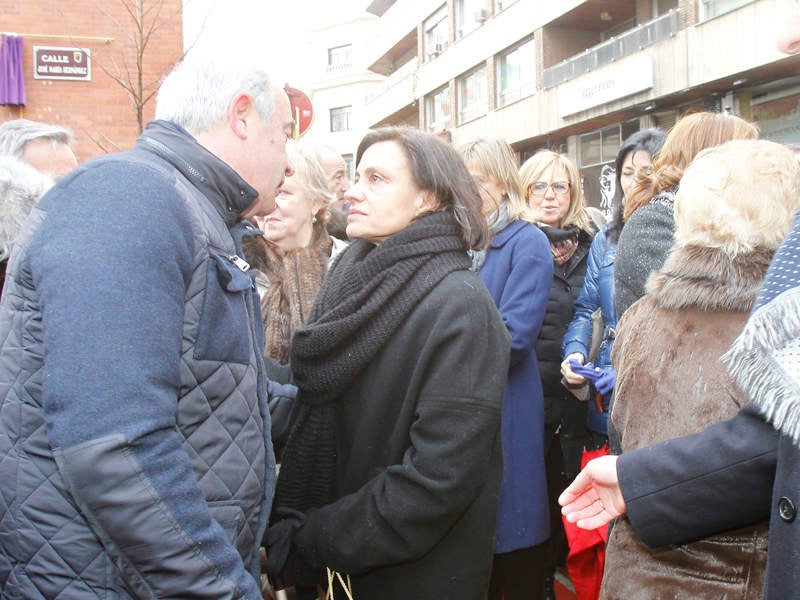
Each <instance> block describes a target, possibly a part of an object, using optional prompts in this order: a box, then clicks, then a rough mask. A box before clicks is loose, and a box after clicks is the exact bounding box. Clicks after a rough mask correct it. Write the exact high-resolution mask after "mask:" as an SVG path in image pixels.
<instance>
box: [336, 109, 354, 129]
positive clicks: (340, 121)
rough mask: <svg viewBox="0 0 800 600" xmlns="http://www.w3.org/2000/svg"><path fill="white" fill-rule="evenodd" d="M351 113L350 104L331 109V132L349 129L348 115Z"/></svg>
mask: <svg viewBox="0 0 800 600" xmlns="http://www.w3.org/2000/svg"><path fill="white" fill-rule="evenodd" d="M352 114H353V107H352V106H340V107H339V108H332V109H331V133H335V132H337V131H350V116H351V115H352Z"/></svg>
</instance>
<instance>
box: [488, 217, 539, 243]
mask: <svg viewBox="0 0 800 600" xmlns="http://www.w3.org/2000/svg"><path fill="white" fill-rule="evenodd" d="M529 224H530V223H528V222H527V221H522V220H517V221H511V223H509V224H508V225H506V226H505V227H503V229H501V230H500V231H498V232H497V233H496V234H494V237H493V238H492V243H491V246H490V247H492V248H501V247H503V246H505V244H506V242H508V240H510V239H511V238H512V237H514V236H515V235H516V234H517V232H518V231H519V230H520V229H522V228H523V227H525V226H526V225H529Z"/></svg>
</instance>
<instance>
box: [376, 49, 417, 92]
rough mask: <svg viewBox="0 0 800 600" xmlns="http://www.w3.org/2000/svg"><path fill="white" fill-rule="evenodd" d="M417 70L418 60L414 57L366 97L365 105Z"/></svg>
mask: <svg viewBox="0 0 800 600" xmlns="http://www.w3.org/2000/svg"><path fill="white" fill-rule="evenodd" d="M418 68H419V59H418V58H417V57H416V56H415V57H414V58H412V59H411V60H410V61H408V62H407V63H406V64H404V65H403V66H402V67H400V68H399V69H397V70H396V71H394V72H393V73H392V74H391V75H389V76H388V77H386V79H384V80H383V83H382V84H381V86H380V87H379V88H378V89H377V90H376V91H375V92H374V93H372V94H370V95H369V96H368V97H367V103H369V102H371V101H372V100H373V99H375V98H377V97H378V96H381V95H383V94H384V93H385V92H387V91H388V90H390V89H391V88H393V87H394V86H396V85H397V84H398V83H400V82H402V81H405V80H406V79H408V78H409V77H412V76H413V75H414V74H415V73H416V72H417V69H418Z"/></svg>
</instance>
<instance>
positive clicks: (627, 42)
mask: <svg viewBox="0 0 800 600" xmlns="http://www.w3.org/2000/svg"><path fill="white" fill-rule="evenodd" d="M677 32H678V11H677V10H671V11H669V12H668V13H667V14H665V15H662V16H660V17H658V18H656V19H653V20H652V21H649V22H647V23H644V24H642V25H639V26H638V27H635V28H634V29H631V30H630V31H626V32H625V33H623V34H622V35H618V36H616V37H613V38H611V39H610V40H606V41H605V42H603V43H601V44H598V45H596V46H593V47H592V48H588V49H586V50H584V51H583V52H581V53H580V54H578V55H576V56H573V57H571V58H567V59H566V60H563V61H561V62H560V63H558V64H555V65H553V66H552V67H549V68H547V69H544V71H542V89H547V88H551V87H554V86H557V85H559V84H561V83H564V82H565V81H569V80H570V79H574V78H575V77H580V76H581V75H583V74H584V73H588V72H589V71H592V70H594V69H596V68H598V67H602V66H603V65H607V64H609V63H612V62H614V61H615V60H618V59H620V58H623V57H625V56H629V55H631V54H634V53H635V52H639V51H640V50H642V49H643V48H646V47H647V46H650V45H652V44H655V43H656V42H660V41H661V40H664V39H667V38H668V37H672V36H674V35H675V34H676V33H677Z"/></svg>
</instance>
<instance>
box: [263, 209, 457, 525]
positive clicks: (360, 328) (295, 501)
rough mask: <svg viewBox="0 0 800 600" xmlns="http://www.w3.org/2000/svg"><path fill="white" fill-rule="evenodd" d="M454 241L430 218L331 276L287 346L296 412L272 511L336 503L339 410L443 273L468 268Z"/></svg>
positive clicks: (439, 219) (363, 247)
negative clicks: (296, 397) (343, 398)
mask: <svg viewBox="0 0 800 600" xmlns="http://www.w3.org/2000/svg"><path fill="white" fill-rule="evenodd" d="M459 234H460V227H459V225H458V223H456V220H455V218H454V217H453V216H452V215H451V214H450V213H444V212H438V213H433V214H430V215H427V216H424V217H422V218H420V219H417V220H415V221H413V222H412V223H411V224H410V225H409V226H408V227H406V229H404V230H403V231H401V232H399V233H397V234H395V235H393V236H392V237H390V238H389V239H387V240H386V241H384V242H383V243H381V244H380V245H378V246H375V245H373V244H371V243H369V242H365V241H363V240H356V241H354V242H352V243H351V244H350V246H349V247H348V248H347V249H346V250H345V251H344V252H343V253H342V254H341V256H340V257H339V259H338V260H337V262H336V263H335V264H334V266H333V268H332V269H331V271H329V273H328V276H327V277H326V279H325V281H324V282H323V284H322V288H321V289H320V291H319V294H318V295H317V298H316V301H315V303H314V308H313V309H312V310H311V314H310V316H309V318H308V321H307V322H306V324H305V325H303V326H302V327H301V328H299V329H298V330H297V331H296V333H295V336H294V339H293V340H292V353H291V361H290V362H291V365H292V371H293V373H294V378H295V382H296V384H297V386H298V388H299V394H298V407H297V412H296V413H295V419H294V424H293V426H292V430H291V432H290V434H289V439H288V441H287V444H286V449H285V451H284V454H283V461H282V464H281V472H280V477H279V478H278V486H277V490H276V499H275V504H276V508H278V509H285V508H289V509H295V510H298V511H301V512H305V511H307V510H308V509H310V508H314V507H318V506H323V505H325V504H327V503H329V502H331V501H332V500H333V493H334V481H335V475H336V464H337V463H336V431H335V424H336V421H335V415H336V410H337V404H338V402H339V401H340V400H341V398H342V395H343V394H344V393H345V392H346V391H347V390H348V389H349V388H350V386H351V384H352V382H353V381H354V380H355V379H356V378H357V377H358V376H359V374H360V373H361V372H362V371H363V370H364V369H365V368H366V367H367V366H368V365H369V364H370V362H371V361H372V360H373V358H374V357H375V356H376V355H377V354H378V352H379V351H380V350H381V348H383V347H384V346H385V345H386V342H387V340H389V339H390V338H391V337H392V335H393V334H394V333H395V331H396V330H397V329H398V327H399V326H400V325H401V324H402V323H403V322H404V320H405V319H406V318H407V317H408V315H409V314H410V313H411V311H412V310H413V309H414V308H415V307H416V306H417V305H418V304H419V302H420V300H421V299H422V298H423V297H424V296H425V295H426V294H427V293H428V292H429V291H430V290H431V289H433V288H434V287H435V286H436V285H437V284H438V283H439V282H440V281H441V280H442V279H443V278H444V277H445V276H446V275H447V274H448V273H451V272H453V271H457V270H466V269H468V268H469V266H470V260H469V258H468V256H467V253H466V248H465V246H464V242H463V240H462V238H461V236H460V235H459ZM280 514H281V511H280V510H278V511H276V513H275V515H276V516H277V518H280Z"/></svg>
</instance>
